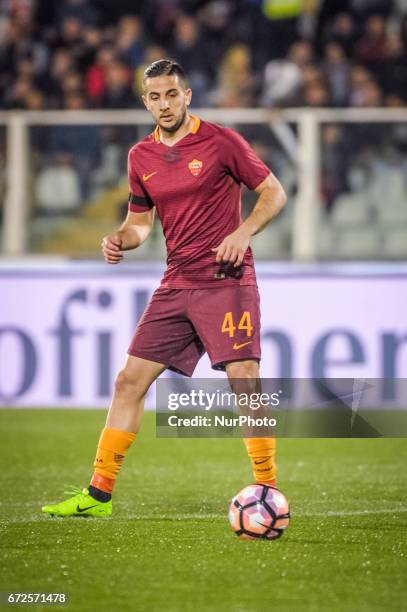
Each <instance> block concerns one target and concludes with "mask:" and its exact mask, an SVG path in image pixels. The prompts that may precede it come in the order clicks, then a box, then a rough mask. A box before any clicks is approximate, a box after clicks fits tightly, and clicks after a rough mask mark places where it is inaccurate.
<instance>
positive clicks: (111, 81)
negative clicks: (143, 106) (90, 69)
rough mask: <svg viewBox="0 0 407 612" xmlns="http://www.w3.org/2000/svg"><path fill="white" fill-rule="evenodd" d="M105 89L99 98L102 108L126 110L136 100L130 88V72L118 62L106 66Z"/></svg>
mask: <svg viewBox="0 0 407 612" xmlns="http://www.w3.org/2000/svg"><path fill="white" fill-rule="evenodd" d="M104 78H105V87H104V91H103V94H102V97H101V101H100V102H101V106H102V107H103V108H128V107H132V106H134V105H135V103H136V100H135V96H134V93H133V91H132V88H131V72H130V70H129V69H128V67H127V66H126V65H125V64H124V63H123V62H120V61H118V60H114V61H113V62H111V63H110V64H108V65H107V67H106V70H105V75H104Z"/></svg>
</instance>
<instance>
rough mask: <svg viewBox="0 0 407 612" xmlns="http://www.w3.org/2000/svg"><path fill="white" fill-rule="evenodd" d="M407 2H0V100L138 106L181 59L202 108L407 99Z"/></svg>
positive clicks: (25, 104) (11, 104)
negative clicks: (151, 73)
mask: <svg viewBox="0 0 407 612" xmlns="http://www.w3.org/2000/svg"><path fill="white" fill-rule="evenodd" d="M406 15H407V1H406V0H209V1H207V0H206V1H202V0H150V1H149V2H138V1H137V0H133V1H130V0H115V1H114V2H112V1H108V0H64V1H61V0H55V1H54V2H43V1H40V0H0V108H2V109H13V108H19V109H29V110H40V109H82V108H131V107H140V106H141V100H140V93H141V79H142V74H143V71H144V69H145V67H146V65H148V64H149V63H151V62H152V61H154V60H157V59H159V58H161V57H172V58H174V59H176V60H178V61H179V62H180V63H181V64H182V65H183V66H184V68H185V69H186V71H187V73H188V74H189V79H190V83H191V86H192V88H193V92H194V100H193V102H194V105H195V106H212V107H255V106H265V107H287V106H311V107H319V106H335V107H343V106H356V107H372V106H403V105H404V104H405V103H406V100H407V70H406V66H407V18H406Z"/></svg>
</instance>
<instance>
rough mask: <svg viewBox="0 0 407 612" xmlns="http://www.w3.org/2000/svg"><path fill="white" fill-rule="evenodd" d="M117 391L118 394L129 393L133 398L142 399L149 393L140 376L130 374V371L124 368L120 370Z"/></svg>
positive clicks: (116, 385)
mask: <svg viewBox="0 0 407 612" xmlns="http://www.w3.org/2000/svg"><path fill="white" fill-rule="evenodd" d="M115 392H116V394H118V395H129V394H131V395H132V397H133V398H135V399H137V400H141V399H142V398H143V397H144V396H145V394H146V393H147V389H146V388H145V385H143V384H142V383H141V381H140V379H139V378H135V377H134V376H130V374H129V372H128V371H127V370H126V368H124V369H123V370H120V372H119V373H118V375H117V377H116V380H115Z"/></svg>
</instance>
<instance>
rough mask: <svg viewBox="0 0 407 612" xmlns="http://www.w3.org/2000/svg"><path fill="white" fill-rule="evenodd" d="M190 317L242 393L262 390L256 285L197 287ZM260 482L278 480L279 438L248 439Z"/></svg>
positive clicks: (210, 352) (214, 358) (213, 360)
mask: <svg viewBox="0 0 407 612" xmlns="http://www.w3.org/2000/svg"><path fill="white" fill-rule="evenodd" d="M192 294H193V295H192V296H191V301H190V305H191V309H190V313H189V315H190V318H191V321H192V323H193V324H194V326H195V328H196V330H197V332H198V334H199V337H200V338H201V340H202V342H203V344H204V346H205V349H206V350H207V352H208V355H209V358H210V360H211V363H212V367H213V368H214V369H217V370H225V369H226V371H227V374H228V377H229V379H230V380H231V381H232V385H235V386H238V387H239V388H238V389H237V390H236V393H237V392H240V393H243V392H244V393H249V392H250V389H251V390H252V392H256V393H258V392H260V391H261V390H260V389H258V388H257V387H258V385H259V384H260V381H259V361H260V355H261V350H260V297H259V292H258V289H257V287H256V286H251V285H250V286H239V285H237V286H234V287H219V288H217V289H216V290H210V289H209V290H203V289H202V290H195V291H193V292H192ZM244 442H245V445H246V449H247V453H248V455H249V457H250V460H251V463H252V468H253V473H254V477H255V480H256V481H257V482H262V483H267V484H269V485H273V484H274V483H275V476H276V468H275V460H274V458H275V446H276V443H275V438H273V437H272V436H271V437H267V434H266V437H251V438H249V437H248V438H245V440H244Z"/></svg>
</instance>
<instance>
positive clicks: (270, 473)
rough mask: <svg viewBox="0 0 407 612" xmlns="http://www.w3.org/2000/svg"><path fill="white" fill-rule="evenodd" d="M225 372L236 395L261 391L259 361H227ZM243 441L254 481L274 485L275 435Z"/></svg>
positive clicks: (249, 438)
mask: <svg viewBox="0 0 407 612" xmlns="http://www.w3.org/2000/svg"><path fill="white" fill-rule="evenodd" d="M226 372H227V375H228V379H229V382H230V386H231V388H232V391H233V392H234V393H236V394H237V395H240V394H243V393H244V394H247V395H250V394H252V393H261V385H260V373H259V363H258V361H257V360H254V359H247V360H242V361H232V362H229V363H227V364H226ZM257 416H260V415H257ZM243 441H244V444H245V446H246V450H247V454H248V456H249V458H250V461H251V464H252V470H253V476H254V479H255V481H256V482H257V483H261V484H267V485H269V486H275V484H276V463H275V454H276V439H275V437H273V436H270V437H247V438H244V439H243Z"/></svg>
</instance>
